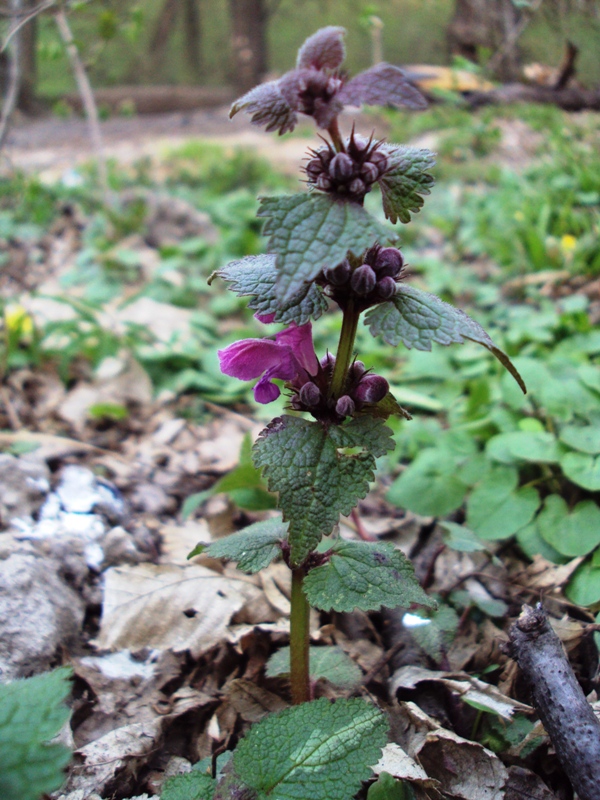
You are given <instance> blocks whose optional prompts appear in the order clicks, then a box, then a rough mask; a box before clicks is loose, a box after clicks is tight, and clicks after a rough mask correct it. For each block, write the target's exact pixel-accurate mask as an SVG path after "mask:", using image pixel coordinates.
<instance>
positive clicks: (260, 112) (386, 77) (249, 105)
mask: <svg viewBox="0 0 600 800" xmlns="http://www.w3.org/2000/svg"><path fill="white" fill-rule="evenodd" d="M345 33H346V31H345V30H344V28H337V27H334V26H329V27H327V28H321V30H319V31H317V32H316V33H315V34H313V35H312V36H310V37H309V38H308V39H307V40H306V41H305V42H304V44H303V45H302V47H301V48H300V50H299V51H298V60H297V62H296V69H293V70H290V71H289V72H286V73H285V75H283V76H282V77H281V78H280V79H279V80H277V81H270V82H269V83H262V84H260V86H256V87H255V88H254V89H251V90H250V91H249V92H248V93H247V94H245V95H244V96H243V97H240V99H239V100H236V102H235V103H234V104H233V106H232V107H231V111H230V114H229V116H231V117H233V116H234V115H235V114H237V112H238V111H242V110H244V111H246V112H247V113H248V114H252V122H253V123H254V124H255V125H264V126H265V127H266V129H267V130H268V131H272V130H277V131H279V133H280V134H282V133H286V132H287V131H293V130H294V128H295V127H296V123H297V122H298V113H301V114H306V115H307V116H310V117H313V118H314V120H315V122H316V123H317V125H318V126H319V128H328V127H329V126H330V125H331V123H332V122H333V120H334V119H335V118H336V117H337V115H338V114H339V113H340V111H342V109H343V108H344V105H361V104H362V103H366V104H368V105H395V106H407V107H409V108H424V107H425V106H426V105H427V104H426V102H425V99H424V97H423V96H422V95H421V93H420V92H419V91H418V90H417V89H415V88H414V86H412V85H411V84H410V83H409V82H408V80H407V79H406V77H405V75H404V73H403V72H402V70H401V69H399V68H398V67H394V66H392V65H391V64H377V65H376V66H374V67H371V69H368V70H366V71H365V72H361V73H360V74H359V75H357V76H356V77H354V78H352V80H350V81H346V80H345V78H344V77H343V76H342V75H341V74H340V73H339V71H338V70H339V67H340V66H341V64H342V62H343V61H344V58H345V56H346V50H345V47H344V35H345Z"/></svg>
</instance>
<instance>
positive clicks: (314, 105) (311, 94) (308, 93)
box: [297, 69, 342, 116]
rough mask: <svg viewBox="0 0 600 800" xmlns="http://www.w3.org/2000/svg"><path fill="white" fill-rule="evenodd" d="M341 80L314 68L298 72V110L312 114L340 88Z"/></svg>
mask: <svg viewBox="0 0 600 800" xmlns="http://www.w3.org/2000/svg"><path fill="white" fill-rule="evenodd" d="M341 87H342V80H341V78H340V77H338V76H337V75H328V74H327V73H326V72H322V71H320V70H316V69H307V70H302V71H301V72H300V77H299V80H298V85H297V91H298V110H299V111H301V112H302V113H303V114H308V115H309V116H312V115H314V113H315V110H316V109H318V107H319V105H321V104H324V103H328V102H329V101H330V100H331V99H332V98H333V97H334V96H335V95H336V94H337V93H338V92H339V90H340V89H341Z"/></svg>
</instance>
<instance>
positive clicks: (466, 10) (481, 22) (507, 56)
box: [447, 0, 522, 81]
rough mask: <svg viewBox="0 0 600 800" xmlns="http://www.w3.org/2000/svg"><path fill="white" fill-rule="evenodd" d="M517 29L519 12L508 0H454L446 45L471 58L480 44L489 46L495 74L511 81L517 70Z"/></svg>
mask: <svg viewBox="0 0 600 800" xmlns="http://www.w3.org/2000/svg"><path fill="white" fill-rule="evenodd" d="M521 30H522V27H521V12H520V11H519V9H518V8H517V7H516V6H515V5H514V4H513V2H512V0H456V3H455V6H454V16H453V17H452V19H451V21H450V24H449V26H448V30H447V36H448V45H449V48H450V52H451V53H452V54H455V55H460V56H463V57H464V58H468V59H469V60H471V61H475V62H477V61H478V60H479V50H480V48H486V49H488V50H490V51H491V56H492V59H493V60H494V71H495V73H496V75H497V77H498V78H500V80H503V81H512V80H516V79H517V77H518V75H519V71H520V70H519V58H518V48H517V40H518V37H519V34H520V33H521Z"/></svg>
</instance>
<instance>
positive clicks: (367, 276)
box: [350, 264, 377, 294]
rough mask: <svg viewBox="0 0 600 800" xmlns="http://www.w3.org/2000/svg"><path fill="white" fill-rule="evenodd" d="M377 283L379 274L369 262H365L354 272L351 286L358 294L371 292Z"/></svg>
mask: <svg viewBox="0 0 600 800" xmlns="http://www.w3.org/2000/svg"><path fill="white" fill-rule="evenodd" d="M376 283H377V276H376V275H375V273H374V272H373V270H372V269H371V267H370V266H369V265H368V264H363V265H362V267H358V269H355V270H354V272H353V273H352V277H351V278H350V286H351V287H352V288H353V289H354V291H355V292H356V294H370V293H371V292H372V291H373V289H374V288H375V284H376Z"/></svg>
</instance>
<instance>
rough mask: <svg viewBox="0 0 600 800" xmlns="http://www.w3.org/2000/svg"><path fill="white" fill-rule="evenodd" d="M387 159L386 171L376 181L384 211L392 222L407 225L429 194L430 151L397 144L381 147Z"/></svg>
mask: <svg viewBox="0 0 600 800" xmlns="http://www.w3.org/2000/svg"><path fill="white" fill-rule="evenodd" d="M381 150H382V152H384V153H385V154H386V156H387V157H388V168H387V170H386V172H385V174H384V175H383V176H382V177H381V178H380V179H379V185H380V187H381V195H382V199H383V210H384V212H385V216H386V217H387V218H388V219H389V220H390V221H391V222H393V223H396V222H397V221H398V220H400V222H404V223H406V222H410V212H411V211H412V212H413V214H416V213H417V212H418V211H419V209H420V208H421V207H422V205H423V198H422V197H421V195H425V194H429V192H430V188H429V187H430V186H432V185H433V183H434V178H433V176H432V175H430V174H429V172H428V171H427V170H430V169H431V168H432V167H433V166H434V165H435V154H434V153H432V152H431V150H421V149H419V148H416V147H405V146H400V145H382V147H381Z"/></svg>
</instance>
